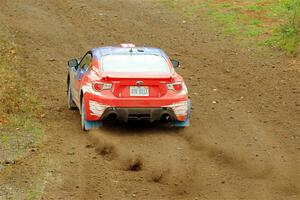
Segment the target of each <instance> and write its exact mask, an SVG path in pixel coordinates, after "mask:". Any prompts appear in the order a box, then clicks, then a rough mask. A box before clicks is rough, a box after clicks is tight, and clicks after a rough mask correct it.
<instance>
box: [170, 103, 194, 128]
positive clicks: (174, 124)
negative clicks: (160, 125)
mask: <svg viewBox="0 0 300 200" xmlns="http://www.w3.org/2000/svg"><path fill="white" fill-rule="evenodd" d="M190 117H191V99H190V98H189V100H188V116H187V119H186V120H185V121H184V122H180V121H174V122H171V126H172V127H189V126H190Z"/></svg>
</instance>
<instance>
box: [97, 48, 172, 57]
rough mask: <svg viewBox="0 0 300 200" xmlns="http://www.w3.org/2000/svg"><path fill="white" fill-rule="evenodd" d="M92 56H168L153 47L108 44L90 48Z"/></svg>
mask: <svg viewBox="0 0 300 200" xmlns="http://www.w3.org/2000/svg"><path fill="white" fill-rule="evenodd" d="M92 53H93V56H94V57H96V58H97V59H100V58H101V57H102V56H106V55H127V54H128V55H130V54H134V55H156V56H162V57H164V58H166V59H167V58H168V56H167V55H166V53H165V52H164V51H163V50H161V49H159V48H155V47H132V48H129V47H114V46H108V47H98V48H94V49H92Z"/></svg>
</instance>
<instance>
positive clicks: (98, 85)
mask: <svg viewBox="0 0 300 200" xmlns="http://www.w3.org/2000/svg"><path fill="white" fill-rule="evenodd" d="M111 88H112V84H111V83H100V82H96V83H93V89H94V90H95V91H96V92H101V91H102V90H110V89H111Z"/></svg>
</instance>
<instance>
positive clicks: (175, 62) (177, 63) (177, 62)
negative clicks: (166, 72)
mask: <svg viewBox="0 0 300 200" xmlns="http://www.w3.org/2000/svg"><path fill="white" fill-rule="evenodd" d="M171 62H172V64H173V67H174V68H178V67H180V65H179V61H177V60H171Z"/></svg>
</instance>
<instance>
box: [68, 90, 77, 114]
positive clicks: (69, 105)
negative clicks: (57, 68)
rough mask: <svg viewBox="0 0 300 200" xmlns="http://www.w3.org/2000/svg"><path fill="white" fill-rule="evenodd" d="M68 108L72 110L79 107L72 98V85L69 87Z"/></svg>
mask: <svg viewBox="0 0 300 200" xmlns="http://www.w3.org/2000/svg"><path fill="white" fill-rule="evenodd" d="M68 108H69V109H70V110H73V109H76V108H77V106H76V104H75V103H74V101H73V97H72V92H71V86H70V84H69V85H68Z"/></svg>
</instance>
